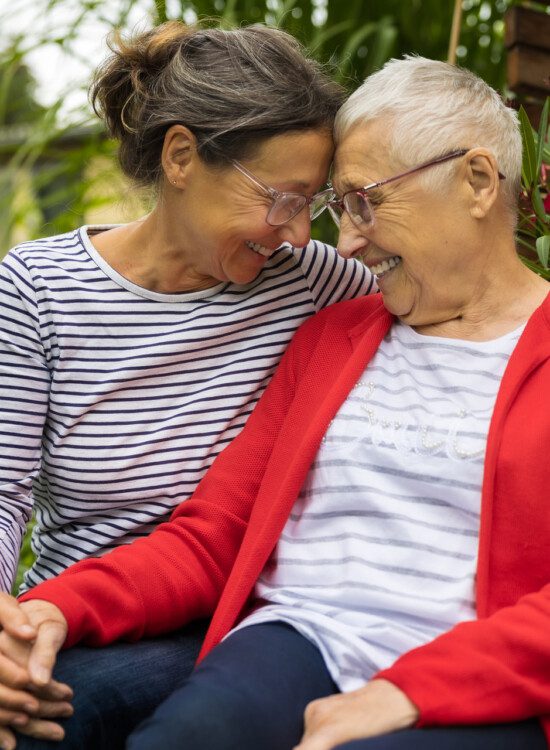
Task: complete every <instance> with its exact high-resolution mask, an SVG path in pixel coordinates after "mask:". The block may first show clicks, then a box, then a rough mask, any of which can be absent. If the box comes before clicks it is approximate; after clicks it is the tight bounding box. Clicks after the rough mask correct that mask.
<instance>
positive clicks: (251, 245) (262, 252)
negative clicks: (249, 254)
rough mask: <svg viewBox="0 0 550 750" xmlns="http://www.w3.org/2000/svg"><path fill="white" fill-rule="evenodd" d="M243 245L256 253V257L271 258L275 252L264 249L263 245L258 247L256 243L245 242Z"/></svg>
mask: <svg viewBox="0 0 550 750" xmlns="http://www.w3.org/2000/svg"><path fill="white" fill-rule="evenodd" d="M244 244H245V245H246V246H247V247H248V248H250V250H253V251H254V252H255V253H258V255H263V257H264V258H269V257H271V256H272V255H273V253H274V252H275V250H270V249H269V248H268V247H264V245H260V244H259V243H258V242H251V241H250V240H246V242H245V243H244Z"/></svg>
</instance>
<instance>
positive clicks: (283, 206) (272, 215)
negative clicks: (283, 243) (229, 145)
mask: <svg viewBox="0 0 550 750" xmlns="http://www.w3.org/2000/svg"><path fill="white" fill-rule="evenodd" d="M231 163H232V164H233V166H234V167H235V169H238V170H239V172H240V173H241V174H243V175H244V176H245V177H248V179H249V180H250V181H251V182H253V183H254V184H255V185H257V186H258V187H259V188H260V189H261V190H263V191H264V193H266V195H269V197H270V198H271V206H270V207H269V210H268V212H267V216H266V219H265V220H266V222H267V223H268V224H269V225H270V226H272V227H279V226H281V224H286V223H287V222H288V221H290V220H291V219H293V218H294V217H295V216H297V215H298V214H299V213H300V211H301V210H302V209H303V208H305V207H306V206H309V217H310V219H311V220H312V221H313V219H315V218H316V217H317V216H319V214H320V213H322V212H323V211H324V210H325V208H326V207H327V206H328V204H329V203H330V201H332V200H334V190H332V188H328V189H327V190H323V191H322V192H320V193H316V194H315V195H312V196H310V197H308V196H307V195H302V193H285V192H280V191H279V190H275V188H272V187H269V185H266V184H265V182H262V180H260V178H259V177H256V176H255V175H253V174H252V172H249V171H248V169H247V168H246V167H243V165H242V164H239V162H238V161H232V162H231Z"/></svg>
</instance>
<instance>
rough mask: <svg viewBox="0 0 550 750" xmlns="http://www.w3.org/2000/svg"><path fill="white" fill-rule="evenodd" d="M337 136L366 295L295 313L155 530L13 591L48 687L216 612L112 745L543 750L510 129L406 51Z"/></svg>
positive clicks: (508, 116)
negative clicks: (108, 647)
mask: <svg viewBox="0 0 550 750" xmlns="http://www.w3.org/2000/svg"><path fill="white" fill-rule="evenodd" d="M336 134H337V144H338V148H337V155H336V162H335V168H334V189H335V191H336V196H337V197H335V198H334V202H333V204H332V207H331V208H332V211H333V212H334V215H335V216H336V218H337V219H338V220H339V221H340V231H341V235H340V244H339V249H340V251H341V253H342V254H343V255H344V256H348V257H350V256H354V255H361V256H362V257H363V258H364V260H365V262H366V263H367V264H368V266H369V267H370V268H371V270H372V271H374V272H375V273H376V274H377V276H378V281H379V285H380V288H381V291H382V295H381V298H378V299H377V298H374V297H371V298H364V299H358V300H353V301H349V302H343V303H342V304H339V305H334V306H332V307H331V308H328V309H327V310H324V311H322V312H321V313H319V314H318V315H317V316H315V317H313V318H312V319H311V320H309V321H308V322H307V323H305V324H304V326H303V327H302V328H301V329H300V331H299V332H298V333H297V335H296V336H295V338H294V340H293V342H292V344H291V346H290V348H289V350H288V351H287V353H286V354H285V356H284V358H283V360H282V363H281V365H280V366H279V369H278V371H277V373H276V375H275V377H274V378H273V380H272V382H271V383H270V385H269V387H268V389H267V391H266V393H265V394H264V396H263V398H262V399H261V401H260V403H259V404H258V406H257V408H256V409H255V411H254V413H253V415H252V416H251V418H250V419H249V421H248V423H247V425H246V427H245V429H244V430H243V431H242V433H241V434H240V435H239V436H238V437H237V438H236V439H235V440H234V441H233V443H232V444H231V445H230V446H229V447H228V448H227V449H226V450H225V451H224V452H223V453H222V454H221V455H220V456H219V457H218V459H217V460H216V462H215V463H214V465H213V467H212V468H211V470H210V471H209V472H208V473H207V475H206V476H205V478H204V479H203V481H202V482H201V483H200V485H199V487H198V488H197V491H196V492H195V494H194V495H193V498H192V499H191V500H189V501H188V502H186V503H184V504H183V505H182V507H181V508H180V509H178V510H177V511H176V512H175V513H174V515H173V517H172V520H171V522H170V523H169V524H166V525H164V526H162V527H160V528H159V529H158V530H157V531H155V532H154V533H153V534H152V535H151V536H150V537H149V538H148V539H146V540H140V541H138V542H136V543H135V544H134V545H132V546H130V547H126V548H123V549H122V548H121V549H119V550H117V551H115V552H113V553H112V554H110V555H107V556H106V557H104V558H102V559H101V560H90V561H86V562H83V563H80V564H79V565H77V566H75V567H74V568H72V569H70V570H68V571H66V572H65V573H64V574H62V575H61V576H60V577H59V578H58V579H56V580H52V581H48V582H46V583H44V584H42V585H41V586H39V587H38V588H37V589H35V590H34V591H33V592H31V593H30V594H27V595H26V596H25V597H23V598H24V599H25V600H26V602H25V603H24V604H23V605H21V607H22V608H24V610H25V612H26V613H27V616H28V618H29V621H30V623H32V625H33V626H34V627H35V628H37V631H38V637H37V639H36V643H35V645H34V647H32V646H31V645H29V646H26V644H25V641H24V640H23V638H22V637H19V638H18V639H17V640H14V638H13V636H10V635H8V634H7V633H4V634H2V636H1V637H0V646H1V648H2V650H3V651H6V650H7V649H8V648H10V647H11V648H12V649H15V648H17V649H18V650H19V658H20V659H21V660H22V663H27V664H28V665H29V669H31V670H32V669H36V667H37V666H38V665H42V667H43V668H44V669H45V670H46V672H48V671H49V669H50V667H51V663H52V660H53V658H54V654H55V651H56V649H57V645H56V644H55V643H54V644H52V640H56V642H57V643H60V642H61V641H63V640H65V644H66V645H67V646H70V645H72V644H74V643H76V642H78V641H81V640H84V641H85V642H88V643H91V644H96V645H100V644H105V643H109V642H111V641H113V640H115V639H117V638H130V639H132V638H139V637H141V636H143V635H144V634H145V635H146V634H149V635H152V634H156V633H158V632H163V631H165V630H167V629H170V628H175V627H179V626H180V625H181V624H183V623H185V622H188V621H190V620H192V619H194V618H198V617H203V616H205V615H207V614H210V613H211V612H212V611H213V610H214V609H215V614H214V617H213V620H212V623H211V626H210V630H209V633H208V635H207V638H206V641H205V644H204V646H203V651H202V661H201V662H200V664H199V666H198V667H197V668H196V669H195V671H194V673H193V674H192V676H191V677H190V678H189V680H188V681H187V682H186V684H185V686H184V687H183V688H181V689H180V690H178V691H176V692H175V693H174V695H173V696H171V698H169V699H168V700H167V701H166V702H165V703H164V704H163V705H162V706H161V707H160V708H159V709H158V710H157V711H156V712H155V713H154V714H153V716H152V717H151V718H150V719H149V720H148V721H146V722H145V723H144V724H143V725H142V726H141V727H140V728H138V730H137V731H136V732H135V733H134V734H133V735H132V736H131V738H130V741H129V744H128V746H127V747H128V748H131V750H141V749H142V748H143V749H145V748H147V749H149V750H151V749H154V748H165V749H166V748H168V749H170V748H181V747H185V748H191V749H192V750H207V749H208V750H217V749H219V750H233V749H235V750H237V748H238V749H239V750H243V749H244V750H248V748H250V749H252V748H262V749H266V750H285V749H287V750H290V749H291V748H292V747H294V746H296V745H297V746H298V747H299V748H300V750H328V749H329V748H335V747H344V746H345V747H346V748H352V747H353V748H356V749H357V750H359V749H361V750H374V749H376V750H382V749H383V750H388V749H389V748H391V749H392V750H405V749H407V748H415V750H417V749H418V748H422V749H424V748H433V749H435V748H437V749H438V750H440V749H441V748H459V747H460V748H462V749H467V750H473V749H476V750H477V748H480V749H481V748H483V750H487V748H499V750H511V749H512V748H518V749H519V748H527V747H528V748H530V749H531V750H538V748H541V749H542V748H545V747H546V746H547V745H546V740H545V736H544V732H543V729H544V731H545V732H547V731H548V721H547V719H546V718H545V717H547V716H548V715H550V678H549V674H550V646H549V640H548V630H549V627H550V599H549V594H548V583H549V581H550V559H549V557H548V554H547V548H548V543H549V541H550V520H549V515H548V512H547V507H546V505H547V503H546V500H547V498H548V483H549V479H550V473H549V470H548V463H547V460H546V456H545V451H546V447H547V446H548V444H549V441H550V412H549V409H548V406H547V404H546V402H545V401H544V395H543V394H544V393H545V390H546V389H547V385H548V382H549V378H550V297H549V296H548V291H549V288H548V285H547V283H546V282H544V281H543V280H542V279H540V278H539V277H537V276H536V275H534V274H533V273H532V272H530V271H529V270H528V269H527V268H525V267H524V266H523V265H522V264H521V263H520V261H519V260H518V257H517V255H516V251H515V246H514V234H513V230H514V221H515V199H516V195H517V188H518V181H519V175H520V169H521V144H520V138H519V134H518V127H517V122H516V117H515V114H514V113H513V112H512V111H510V110H509V109H507V108H506V107H505V106H504V105H503V103H502V102H501V101H500V99H499V97H498V96H497V95H496V94H495V92H494V91H492V90H491V89H490V88H489V87H488V86H487V85H486V84H485V83H483V82H482V81H481V80H479V79H477V78H476V77H475V76H474V75H472V74H471V73H469V72H467V71H463V70H460V69H458V68H454V67H452V66H448V65H446V64H444V63H439V62H433V61H429V60H424V59H422V58H412V59H406V60H403V61H393V62H391V63H389V64H388V65H387V66H386V67H385V68H384V69H383V70H382V71H380V72H379V73H377V74H375V75H373V76H372V77H371V78H370V79H368V80H367V81H366V83H365V84H364V85H363V86H362V87H361V88H360V89H359V90H358V91H357V92H356V93H355V94H354V95H353V96H352V97H351V99H350V100H349V101H348V102H347V103H346V104H345V105H344V107H343V108H342V110H341V111H340V113H339V115H338V119H337V126H336ZM37 600H41V601H37ZM42 623H44V624H42ZM12 632H13V633H14V634H15V629H14V628H12ZM27 637H30V634H29V636H27ZM27 660H28V661H27ZM304 711H305V729H304V721H303V713H304ZM539 720H541V721H542V727H541V725H540V724H539ZM398 730H399V731H398Z"/></svg>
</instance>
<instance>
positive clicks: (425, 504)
mask: <svg viewBox="0 0 550 750" xmlns="http://www.w3.org/2000/svg"><path fill="white" fill-rule="evenodd" d="M520 334H521V330H517V331H514V332H512V333H510V334H508V335H506V336H503V337H501V338H499V339H495V340H493V341H487V342H472V341H462V340H456V339H443V338H436V337H433V336H422V335H420V334H418V333H416V332H415V331H414V330H413V329H412V328H410V327H408V326H406V325H403V324H400V323H396V324H394V325H393V326H392V328H391V329H390V332H389V333H388V335H387V336H386V338H385V339H384V341H383V342H382V345H381V346H380V349H379V350H378V352H377V353H376V355H375V357H374V358H373V359H372V361H371V362H370V363H369V365H368V366H367V368H366V370H365V372H364V374H363V377H362V378H361V379H360V381H359V382H358V383H357V385H356V386H355V388H354V389H353V390H352V392H351V393H350V395H349V397H348V398H347V399H346V401H345V402H344V404H343V405H342V407H341V408H340V410H339V411H338V414H337V416H336V418H335V419H334V421H333V422H332V423H331V425H330V427H329V429H328V430H327V433H326V435H325V438H324V441H323V443H322V445H321V447H320V450H319V452H318V454H317V456H316V460H315V462H314V464H313V466H312V468H311V470H310V472H309V474H308V477H307V480H306V482H305V484H304V486H303V488H302V491H301V493H300V496H299V498H298V500H297V502H296V504H295V507H294V508H293V510H292V513H291V515H290V518H289V520H288V522H287V524H286V526H285V528H284V530H283V534H282V536H281V539H280V541H279V543H278V545H277V547H276V549H275V551H274V553H273V555H272V558H271V559H270V561H269V563H268V565H267V566H266V568H265V569H264V571H263V573H262V575H261V577H260V580H259V582H258V584H257V586H256V597H257V599H258V600H260V601H259V605H258V606H259V608H258V609H257V610H256V611H255V612H254V613H253V614H252V615H250V616H249V617H248V618H246V619H245V620H244V621H243V623H241V627H243V626H246V625H250V624H253V623H258V622H267V621H273V620H282V621H284V622H287V623H289V624H290V625H292V626H294V627H295V628H296V629H297V630H299V631H300V632H301V633H302V634H303V635H304V636H305V637H307V638H308V639H310V640H312V641H313V642H314V643H315V644H316V645H317V646H318V647H319V649H320V651H321V653H322V655H323V657H324V659H325V662H326V664H327V667H328V669H329V671H330V673H331V676H332V678H333V679H334V681H335V682H336V684H337V685H338V686H339V688H340V690H342V691H349V690H354V689H356V688H359V687H361V686H362V685H364V684H365V683H366V682H367V681H368V680H369V679H370V678H371V677H372V675H373V674H374V673H375V672H377V671H378V670H380V669H383V668H385V667H388V666H390V665H391V664H392V663H393V662H394V661H395V659H396V658H397V657H398V656H400V655H401V654H403V653H405V652H407V651H409V650H411V649H413V648H415V647H417V646H420V645H422V644H423V643H426V642H428V641H430V640H432V639H433V638H435V637H436V636H437V635H439V634H440V633H442V632H444V631H447V630H449V629H450V628H451V627H452V626H453V625H455V624H456V623H457V622H459V621H463V620H470V619H473V618H474V617H475V589H474V579H475V569H476V561H477V544H478V535H479V513H480V500H481V484H482V474H483V462H484V454H485V445H486V438H487V431H488V427H489V421H490V418H491V414H492V411H493V408H494V402H495V398H496V393H497V390H498V386H499V382H500V380H501V377H502V374H503V372H504V368H505V366H506V363H507V360H508V358H509V356H510V354H511V352H512V350H513V348H514V346H515V344H516V342H517V340H518V338H519V336H520Z"/></svg>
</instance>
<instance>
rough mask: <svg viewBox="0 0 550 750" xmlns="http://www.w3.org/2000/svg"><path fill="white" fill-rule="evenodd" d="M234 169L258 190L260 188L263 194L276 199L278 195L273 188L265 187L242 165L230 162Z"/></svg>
mask: <svg viewBox="0 0 550 750" xmlns="http://www.w3.org/2000/svg"><path fill="white" fill-rule="evenodd" d="M231 163H232V164H233V166H234V167H235V169H238V171H239V172H240V173H241V174H244V176H245V177H248V179H249V180H250V181H251V182H253V183H254V184H255V185H257V186H258V187H259V188H261V189H262V190H263V191H264V192H265V193H267V194H268V195H269V196H271V197H272V198H276V197H277V196H278V195H280V193H279V191H278V190H275V188H272V187H269V185H266V184H265V183H263V182H260V180H259V179H258V178H257V177H254V175H253V174H252V172H249V171H248V169H246V167H243V165H242V164H239V162H238V161H232V162H231Z"/></svg>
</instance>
